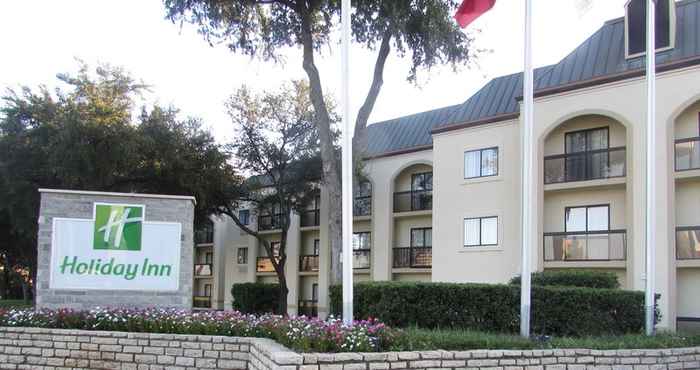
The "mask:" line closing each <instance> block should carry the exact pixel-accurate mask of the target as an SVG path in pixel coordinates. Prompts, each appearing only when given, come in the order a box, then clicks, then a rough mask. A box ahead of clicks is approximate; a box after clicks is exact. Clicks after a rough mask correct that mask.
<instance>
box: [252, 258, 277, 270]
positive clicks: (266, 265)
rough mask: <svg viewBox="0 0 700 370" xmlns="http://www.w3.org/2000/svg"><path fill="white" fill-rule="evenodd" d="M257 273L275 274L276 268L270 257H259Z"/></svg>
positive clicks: (256, 266)
mask: <svg viewBox="0 0 700 370" xmlns="http://www.w3.org/2000/svg"><path fill="white" fill-rule="evenodd" d="M255 271H256V272H275V267H274V266H273V265H272V259H270V257H258V258H257V260H256V261H255Z"/></svg>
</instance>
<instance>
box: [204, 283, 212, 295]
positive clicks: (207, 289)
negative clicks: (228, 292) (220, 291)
mask: <svg viewBox="0 0 700 370" xmlns="http://www.w3.org/2000/svg"><path fill="white" fill-rule="evenodd" d="M204 296H205V297H211V284H204Z"/></svg>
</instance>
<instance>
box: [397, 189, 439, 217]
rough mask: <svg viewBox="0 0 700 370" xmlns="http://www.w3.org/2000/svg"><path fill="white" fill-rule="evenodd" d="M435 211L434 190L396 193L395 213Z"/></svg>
mask: <svg viewBox="0 0 700 370" xmlns="http://www.w3.org/2000/svg"><path fill="white" fill-rule="evenodd" d="M431 209H433V191H432V190H413V191H401V192H396V193H394V212H411V211H426V210H431Z"/></svg>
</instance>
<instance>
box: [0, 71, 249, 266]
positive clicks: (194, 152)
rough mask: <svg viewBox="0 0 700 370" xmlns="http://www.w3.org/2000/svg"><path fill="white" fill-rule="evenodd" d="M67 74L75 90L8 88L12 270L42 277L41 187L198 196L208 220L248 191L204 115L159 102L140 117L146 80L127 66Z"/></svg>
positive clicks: (5, 145)
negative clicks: (38, 270)
mask: <svg viewBox="0 0 700 370" xmlns="http://www.w3.org/2000/svg"><path fill="white" fill-rule="evenodd" d="M58 79H59V80H60V81H61V82H63V83H64V84H65V85H67V88H57V89H56V90H55V91H54V92H51V91H49V90H48V89H47V88H46V87H43V86H42V87H40V88H39V89H38V92H35V91H32V89H30V88H28V87H24V88H22V89H21V91H20V92H14V91H8V92H7V93H6V94H5V95H4V97H3V102H4V104H3V105H2V107H1V108H0V153H3V154H2V156H0V255H1V257H2V258H3V260H4V261H5V263H6V264H8V266H10V267H11V268H12V269H23V270H26V271H30V272H31V275H30V276H32V277H33V276H34V274H35V268H34V267H35V263H36V236H37V235H36V233H37V229H36V223H37V222H36V220H37V215H38V210H39V194H38V192H37V189H38V188H40V187H44V188H61V189H77V190H96V191H122V192H143V193H166V194H179V195H194V196H195V197H196V198H197V206H196V208H195V211H196V219H197V220H200V221H201V220H204V219H205V218H206V217H207V216H208V215H209V214H211V213H212V212H213V211H214V210H216V209H218V206H219V205H220V204H222V203H225V202H227V201H228V199H230V198H231V197H233V196H235V195H236V194H237V193H238V192H239V188H240V184H241V183H242V179H241V178H240V177H239V176H237V175H236V173H235V172H234V171H233V168H232V167H231V166H230V165H229V164H228V159H229V155H228V154H227V153H226V152H225V151H223V148H221V147H220V146H219V144H217V143H216V141H215V140H214V138H213V137H212V135H211V134H210V133H209V132H207V131H205V130H203V129H202V127H201V122H200V121H198V120H196V119H185V120H179V119H178V118H177V110H176V109H174V108H161V107H158V106H155V107H152V108H151V109H150V110H147V109H145V108H144V109H142V111H141V114H140V115H138V116H137V119H132V112H133V110H134V108H135V102H136V100H135V99H136V97H137V96H138V94H141V93H143V92H145V91H146V86H145V85H144V84H142V83H138V82H136V81H135V80H134V79H133V78H132V77H130V76H129V75H128V74H127V73H126V72H124V71H123V70H121V69H119V68H114V67H110V66H100V67H98V68H96V69H95V71H94V76H93V74H92V73H91V71H90V69H89V68H88V66H86V65H81V68H80V71H79V72H78V74H77V75H75V76H73V75H68V74H61V75H58ZM31 280H33V279H31Z"/></svg>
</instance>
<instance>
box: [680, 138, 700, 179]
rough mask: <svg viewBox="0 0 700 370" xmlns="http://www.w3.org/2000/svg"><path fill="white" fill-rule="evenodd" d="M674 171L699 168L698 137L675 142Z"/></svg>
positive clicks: (699, 148)
mask: <svg viewBox="0 0 700 370" xmlns="http://www.w3.org/2000/svg"><path fill="white" fill-rule="evenodd" d="M675 162H676V164H675V167H676V171H687V170H695V169H699V168H700V137H691V138H687V139H678V140H676V159H675Z"/></svg>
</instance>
